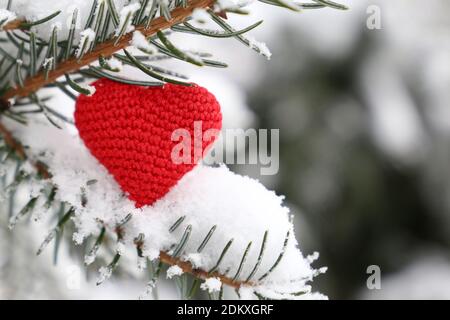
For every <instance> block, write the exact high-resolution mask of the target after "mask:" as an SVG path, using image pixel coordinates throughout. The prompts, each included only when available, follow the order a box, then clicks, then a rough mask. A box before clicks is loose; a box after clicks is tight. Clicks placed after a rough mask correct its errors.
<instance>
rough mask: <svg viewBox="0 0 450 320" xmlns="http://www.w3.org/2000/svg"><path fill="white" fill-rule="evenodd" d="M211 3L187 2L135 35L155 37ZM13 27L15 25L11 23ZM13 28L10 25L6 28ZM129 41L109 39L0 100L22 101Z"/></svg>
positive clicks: (128, 35) (128, 37)
mask: <svg viewBox="0 0 450 320" xmlns="http://www.w3.org/2000/svg"><path fill="white" fill-rule="evenodd" d="M213 3H214V0H192V1H189V3H188V6H187V7H186V8H183V7H178V8H175V9H174V10H173V11H172V12H171V19H170V20H166V18H165V17H159V18H156V19H154V20H153V21H152V22H151V24H150V26H146V25H140V26H136V31H139V32H141V33H142V34H143V35H144V36H145V37H147V38H148V37H150V36H152V35H154V34H156V33H157V32H158V31H159V30H165V29H168V28H170V27H171V26H174V25H176V24H178V23H180V22H182V21H184V20H185V19H186V18H187V17H189V16H190V15H191V14H192V12H193V10H194V9H196V8H206V7H209V6H211V5H212V4H213ZM15 25H17V22H16V23H15ZM12 27H14V25H11V26H10V28H12ZM132 39H133V33H126V34H124V35H123V36H121V38H120V39H119V40H117V39H111V40H108V41H106V42H104V43H100V44H98V45H97V46H96V47H95V48H94V49H93V50H92V51H90V52H88V53H86V54H84V55H83V56H82V57H81V58H77V57H73V58H70V59H68V60H66V61H63V62H61V63H59V64H58V65H57V66H56V68H55V69H54V70H51V71H50V72H48V73H44V72H41V73H39V74H37V75H36V76H34V77H31V78H27V79H25V80H24V82H23V85H22V86H19V87H17V88H12V89H10V90H8V91H6V92H5V93H4V94H3V95H2V98H3V99H11V98H13V97H26V96H28V95H29V94H31V93H33V92H35V91H37V90H38V89H40V88H42V87H43V86H45V85H46V84H49V83H52V82H54V81H56V79H58V78H59V77H61V76H63V75H65V74H67V73H71V72H73V71H76V70H79V69H81V68H82V67H83V66H87V65H89V64H91V63H93V62H95V61H97V60H98V59H99V57H100V56H104V57H109V56H111V55H113V54H114V53H116V52H118V51H120V50H122V49H124V48H126V47H128V46H130V42H131V41H132Z"/></svg>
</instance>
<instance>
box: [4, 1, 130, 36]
mask: <svg viewBox="0 0 450 320" xmlns="http://www.w3.org/2000/svg"><path fill="white" fill-rule="evenodd" d="M113 2H114V4H115V6H116V8H117V10H119V11H120V10H122V8H123V7H124V5H125V4H126V3H128V0H113ZM3 3H5V4H3ZM93 3H94V1H93V0H88V1H86V0H59V1H48V0H14V1H12V7H11V11H13V12H14V13H15V14H16V15H17V17H20V18H26V20H28V21H36V20H39V19H42V18H45V17H48V16H49V15H51V14H53V13H55V12H56V11H61V13H60V14H59V15H58V16H56V17H54V18H53V19H52V20H51V21H50V22H49V23H44V24H41V25H38V26H35V27H33V28H32V30H33V31H34V32H36V33H37V35H38V36H39V37H40V38H42V39H44V40H48V39H49V38H50V36H51V33H52V25H54V24H59V25H60V26H61V29H59V30H58V39H67V37H68V35H69V29H70V25H71V22H72V14H73V12H74V10H75V9H77V10H78V16H77V17H78V20H77V21H76V30H78V31H81V30H82V29H84V28H85V25H86V21H87V19H88V17H89V13H90V12H91V8H92V5H93ZM0 4H2V6H0V7H6V1H1V0H0ZM77 33H78V32H76V37H75V43H78V41H79V39H80V37H79V35H78V34H77Z"/></svg>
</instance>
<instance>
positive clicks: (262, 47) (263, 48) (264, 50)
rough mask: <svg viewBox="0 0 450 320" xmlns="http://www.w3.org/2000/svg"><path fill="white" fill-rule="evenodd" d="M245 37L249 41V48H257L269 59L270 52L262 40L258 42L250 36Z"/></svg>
mask: <svg viewBox="0 0 450 320" xmlns="http://www.w3.org/2000/svg"><path fill="white" fill-rule="evenodd" d="M245 38H246V39H247V40H248V41H249V45H250V47H251V48H253V49H256V50H258V52H259V53H260V54H261V55H262V56H264V57H266V58H267V60H270V58H271V57H272V52H270V50H269V48H268V47H267V45H266V44H265V43H264V42H260V41H258V40H256V39H255V38H253V37H252V36H248V35H247V36H245Z"/></svg>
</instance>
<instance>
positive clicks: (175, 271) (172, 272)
mask: <svg viewBox="0 0 450 320" xmlns="http://www.w3.org/2000/svg"><path fill="white" fill-rule="evenodd" d="M182 274H183V269H181V268H180V267H179V266H177V265H175V266H171V267H170V268H169V269H167V272H166V277H167V279H172V278H173V277H175V276H181V275H182Z"/></svg>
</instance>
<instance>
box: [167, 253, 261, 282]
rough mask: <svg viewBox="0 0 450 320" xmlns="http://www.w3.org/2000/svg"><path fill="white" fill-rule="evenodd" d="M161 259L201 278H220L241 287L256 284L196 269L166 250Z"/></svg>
mask: <svg viewBox="0 0 450 320" xmlns="http://www.w3.org/2000/svg"><path fill="white" fill-rule="evenodd" d="M159 259H160V261H162V262H164V263H165V264H168V265H171V266H173V265H177V266H179V267H180V268H181V269H182V270H183V272H184V273H189V274H192V275H193V276H194V277H196V278H199V279H207V278H211V277H212V278H219V279H220V281H221V282H222V284H225V285H227V286H229V287H232V288H236V289H239V288H240V287H241V286H243V285H245V286H254V283H252V282H249V281H237V280H236V281H233V279H230V278H228V277H226V276H224V275H222V274H220V273H218V272H212V273H209V272H207V271H204V270H201V269H194V268H193V267H192V264H191V263H190V262H188V261H182V260H181V259H178V258H174V257H172V256H170V255H168V254H167V253H166V252H164V251H161V252H160V253H159Z"/></svg>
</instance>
